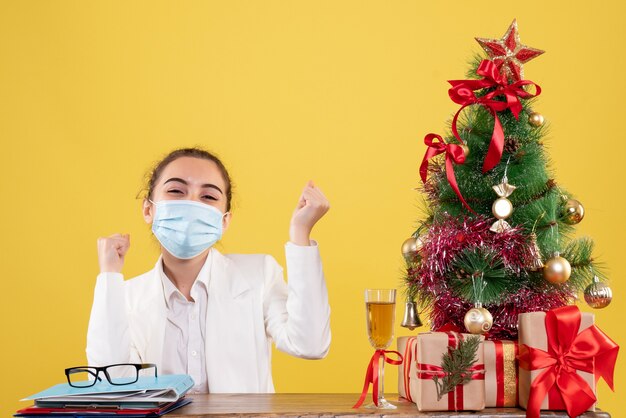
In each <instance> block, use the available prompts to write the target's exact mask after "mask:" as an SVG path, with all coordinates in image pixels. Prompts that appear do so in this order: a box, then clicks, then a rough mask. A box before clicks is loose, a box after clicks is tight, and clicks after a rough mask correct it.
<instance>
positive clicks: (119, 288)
mask: <svg viewBox="0 0 626 418" xmlns="http://www.w3.org/2000/svg"><path fill="white" fill-rule="evenodd" d="M86 352H87V363H88V364H89V365H90V366H106V365H109V364H115V363H129V362H132V361H131V343H130V335H129V327H128V315H127V309H126V295H125V288H124V277H123V276H122V274H121V273H111V272H105V273H100V274H99V275H98V278H97V279H96V288H95V291H94V299H93V305H92V308H91V316H90V318H89V327H88V329H87V349H86Z"/></svg>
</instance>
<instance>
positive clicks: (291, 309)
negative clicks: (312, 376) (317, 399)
mask: <svg viewBox="0 0 626 418" xmlns="http://www.w3.org/2000/svg"><path fill="white" fill-rule="evenodd" d="M329 208H330V205H329V203H328V200H327V199H326V197H325V196H324V194H323V193H322V191H321V190H320V189H318V188H317V187H315V185H314V184H313V182H312V181H309V182H308V184H307V185H306V187H305V188H304V190H303V191H302V194H301V196H300V199H299V200H298V204H297V206H296V209H295V210H294V213H293V217H292V218H291V224H290V229H289V235H290V239H291V242H289V243H287V244H286V245H285V254H286V258H287V273H288V276H289V284H288V285H286V284H285V282H284V279H283V272H282V268H281V267H280V266H279V265H278V263H277V262H276V260H274V259H273V258H272V257H268V259H267V261H266V265H265V269H266V276H265V277H266V284H265V297H264V304H263V307H264V310H265V312H264V313H265V327H266V330H267V332H268V334H269V335H270V336H271V337H272V338H273V339H274V341H275V343H276V347H277V348H278V349H279V350H281V351H284V352H287V353H289V354H292V355H295V356H298V357H304V358H322V357H324V356H326V354H327V353H328V349H329V347H330V306H329V304H328V290H327V289H326V281H325V279H324V272H323V270H322V261H321V257H320V253H319V248H318V246H317V243H315V242H311V241H310V239H309V235H310V233H311V230H312V229H313V226H314V225H315V224H316V223H317V221H319V220H320V219H321V218H322V216H324V214H325V213H326V212H328V209H329Z"/></svg>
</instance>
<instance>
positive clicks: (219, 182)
mask: <svg viewBox="0 0 626 418" xmlns="http://www.w3.org/2000/svg"><path fill="white" fill-rule="evenodd" d="M172 177H178V178H181V179H183V180H185V181H186V182H187V183H189V184H192V185H193V184H207V183H210V184H215V185H216V186H219V187H220V188H221V189H222V190H224V186H225V184H224V179H223V178H222V172H221V171H220V169H219V167H218V166H217V164H215V162H213V161H211V160H206V159H204V158H195V157H181V158H177V159H176V160H174V161H172V162H171V163H169V164H168V165H167V166H166V167H165V168H164V169H163V172H162V173H161V176H160V178H159V184H163V183H164V182H165V181H167V179H170V178H172Z"/></svg>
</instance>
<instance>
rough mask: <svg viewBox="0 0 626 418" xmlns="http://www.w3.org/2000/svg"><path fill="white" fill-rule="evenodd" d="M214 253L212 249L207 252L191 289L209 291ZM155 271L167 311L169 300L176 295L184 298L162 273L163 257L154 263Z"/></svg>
mask: <svg viewBox="0 0 626 418" xmlns="http://www.w3.org/2000/svg"><path fill="white" fill-rule="evenodd" d="M214 251H216V250H214V249H213V248H211V249H210V250H209V253H208V254H207V257H206V260H205V261H204V265H203V266H202V268H201V269H200V272H199V273H198V276H197V277H196V280H194V282H193V285H192V289H194V288H197V287H199V286H201V287H204V290H205V291H206V292H208V290H209V281H210V279H211V262H212V259H213V252H214ZM155 267H156V269H157V272H158V274H159V277H160V278H161V284H162V286H163V296H164V297H165V305H166V306H167V308H168V309H169V308H170V306H171V304H170V301H171V298H172V297H175V295H176V294H178V295H180V296H181V297H183V298H184V296H183V294H182V293H181V292H180V290H178V289H177V288H176V286H175V285H174V283H172V281H171V280H170V279H169V277H167V275H166V274H165V272H164V271H163V256H162V255H161V256H159V259H158V260H157V262H156V266H155Z"/></svg>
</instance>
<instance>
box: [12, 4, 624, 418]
mask: <svg viewBox="0 0 626 418" xmlns="http://www.w3.org/2000/svg"><path fill="white" fill-rule="evenodd" d="M547 3H548V2H545V1H536V0H529V1H526V2H524V3H523V4H519V3H518V4H511V5H510V6H509V5H503V4H502V3H500V2H497V3H496V2H494V3H493V5H492V6H489V5H487V4H486V3H484V2H483V3H480V2H475V1H473V2H451V1H446V2H434V1H432V2H427V1H384V2H383V1H381V2H374V1H361V0H359V1H311V2H297V1H257V2H253V1H229V2H201V1H193V2H192V1H186V2H173V1H166V2H163V1H143V2H139V1H132V2H129V1H102V2H88V1H55V2H33V1H30V2H26V1H7V0H4V1H2V2H0V141H2V142H1V144H2V147H1V148H0V156H1V161H2V163H1V164H0V186H1V187H0V190H1V193H2V199H1V200H0V202H1V204H0V226H1V228H0V233H1V236H2V238H1V239H0V254H1V258H0V260H1V261H0V263H1V264H0V265H1V267H2V268H1V272H0V275H1V277H2V284H3V285H2V286H3V288H4V291H3V295H2V296H3V297H2V301H1V302H0V310H1V311H0V312H1V315H0V317H1V318H2V343H1V345H0V347H1V348H0V349H1V350H2V351H1V357H0V361H1V362H2V363H1V364H0V385H1V392H2V395H1V397H2V402H1V403H0V415H2V416H8V415H9V414H10V413H11V412H12V411H14V410H15V409H17V408H18V407H19V406H25V404H24V403H18V402H17V400H18V399H19V398H21V397H23V396H26V395H29V394H31V393H33V392H35V391H38V390H40V389H43V388H45V387H47V386H48V385H51V384H53V383H57V382H60V381H62V380H63V379H64V376H63V368H65V367H68V366H72V365H79V364H81V363H84V362H85V356H84V343H85V334H86V328H87V321H88V315H89V310H90V306H91V302H92V300H91V298H92V291H93V286H94V280H95V276H96V274H97V270H98V268H97V258H96V237H98V236H100V235H105V234H111V233H114V232H128V233H130V234H131V236H132V248H131V251H130V254H129V255H128V262H127V264H126V267H125V273H126V275H127V276H133V275H136V274H139V273H141V272H144V271H146V270H148V269H150V268H151V266H152V265H153V263H154V261H155V259H156V257H157V251H156V247H155V245H154V243H153V241H152V240H151V236H150V232H149V228H148V227H147V226H146V225H145V224H144V222H143V220H142V218H141V216H140V202H139V201H138V200H135V198H134V197H135V195H136V193H137V192H138V190H139V189H140V187H141V181H142V176H143V174H144V172H145V170H146V169H148V168H149V167H150V166H151V164H152V162H154V161H155V160H156V159H157V158H159V157H160V156H161V155H162V154H163V153H165V152H166V151H168V150H171V149H172V148H174V147H179V146H186V145H193V144H200V145H203V146H206V147H208V148H209V149H211V150H214V151H215V152H217V153H218V154H219V155H221V156H222V157H223V159H224V160H225V161H226V163H227V165H228V167H229V168H230V170H231V173H232V176H233V177H234V179H235V182H236V189H235V193H236V198H235V215H234V219H233V223H232V227H231V228H232V229H231V230H230V231H229V232H228V234H227V235H226V237H225V239H224V240H223V243H222V244H221V246H220V249H221V250H222V251H224V252H266V253H271V254H273V255H274V256H275V257H276V258H277V259H278V260H279V261H280V262H281V263H284V255H283V247H282V246H283V243H284V242H285V240H286V239H287V238H288V234H287V228H288V222H289V218H290V215H291V211H292V208H293V206H294V205H295V203H296V199H297V197H298V193H299V191H300V189H301V187H302V186H303V185H304V184H305V181H306V180H307V179H309V178H312V179H314V180H315V181H316V182H317V183H318V184H319V185H320V187H321V188H322V189H323V190H324V191H325V192H326V194H327V196H328V197H329V199H330V201H331V204H332V209H331V211H330V212H329V214H328V216H327V217H326V218H325V219H324V220H323V221H322V222H321V224H320V225H319V227H318V228H317V229H316V231H315V238H317V239H318V240H319V242H320V245H321V251H322V253H323V257H324V262H325V271H326V274H327V280H328V287H329V290H330V300H331V305H332V331H333V344H332V348H331V352H330V354H329V356H328V358H326V359H325V360H322V361H319V362H307V361H304V360H298V359H292V358H288V357H287V356H285V355H282V354H280V353H278V354H276V356H275V362H274V377H275V381H276V387H277V390H278V391H282V392H357V391H359V390H360V389H361V385H362V379H363V375H364V372H365V367H366V364H367V361H368V360H369V356H370V354H371V351H372V350H371V348H370V347H369V345H368V342H367V338H366V332H365V324H364V307H363V300H362V299H363V292H362V291H363V289H364V288H366V287H374V286H378V287H394V286H398V287H399V285H400V278H401V275H402V268H403V262H402V258H401V255H400V244H401V242H402V241H403V240H404V239H405V238H406V237H408V236H409V234H410V233H411V232H412V230H413V226H414V225H415V223H416V220H417V219H418V218H419V217H420V215H421V214H420V211H419V209H418V203H419V196H418V194H417V193H416V192H415V191H414V190H413V188H414V187H415V186H416V185H417V184H418V165H419V163H420V161H421V158H422V155H423V152H424V146H423V144H422V138H423V136H424V134H425V133H427V132H431V131H436V132H443V131H444V128H445V121H446V120H447V119H448V118H449V116H450V115H451V113H452V112H453V111H454V110H455V109H456V105H454V104H453V103H452V102H451V101H450V100H449V99H448V97H447V88H448V87H447V84H446V80H447V79H454V78H463V77H464V75H465V71H466V61H467V60H468V58H470V57H471V56H472V54H473V53H475V52H477V51H478V45H477V44H476V42H475V41H474V40H473V38H474V37H475V36H480V37H499V36H500V35H502V34H503V33H504V31H505V30H506V28H507V27H508V25H509V23H510V22H511V20H512V19H513V18H514V17H517V18H518V21H519V25H520V29H521V37H522V41H523V42H524V43H527V44H528V45H530V46H534V47H538V48H542V49H545V50H547V51H548V53H546V54H545V55H544V56H542V57H540V58H538V59H536V60H534V61H533V62H532V63H530V64H528V65H527V67H526V70H527V71H526V76H527V78H529V79H531V80H533V81H535V82H537V83H538V84H540V85H541V87H542V88H543V89H544V93H543V95H542V97H541V98H540V100H539V102H538V104H537V110H539V111H540V112H542V113H543V114H544V115H545V116H546V117H547V119H548V120H549V121H550V123H551V135H550V139H551V141H550V153H551V156H552V158H553V162H554V168H555V169H556V172H557V179H558V180H559V181H561V182H562V183H563V184H564V185H566V186H567V188H568V189H569V190H572V191H573V192H575V193H576V194H577V195H578V197H579V198H580V200H581V201H582V202H583V203H584V205H585V208H586V210H587V215H586V218H585V220H584V221H583V222H582V224H581V225H580V226H579V228H578V233H579V234H589V235H591V236H592V237H594V239H595V240H596V242H597V255H598V256H600V257H601V258H602V260H604V261H605V262H606V264H607V265H608V266H609V268H610V272H611V276H612V279H613V282H612V287H613V290H614V293H615V301H614V303H613V305H611V306H610V307H609V308H608V309H606V310H604V311H600V312H597V322H598V323H599V324H600V326H601V327H602V328H603V329H604V330H605V331H606V332H607V333H608V334H609V335H611V336H612V337H613V338H614V339H615V340H616V341H617V342H618V343H620V344H623V343H625V342H626V331H624V328H623V321H622V315H621V314H620V312H623V309H624V308H623V307H624V304H623V299H622V296H623V295H625V294H626V285H625V284H624V281H623V280H622V279H623V276H624V274H623V265H622V264H621V263H623V261H624V257H623V254H622V252H623V236H624V235H625V232H626V228H625V226H624V225H625V223H624V214H623V211H624V205H626V199H625V198H624V193H623V191H622V188H623V181H624V174H623V168H624V164H623V162H622V158H623V156H624V155H626V146H625V145H624V144H625V138H624V134H623V120H624V106H623V97H625V96H626V87H625V86H626V83H624V82H623V74H624V68H625V65H626V62H625V58H624V54H623V51H624V47H623V45H624V41H625V40H626V39H625V38H626V36H625V35H626V29H625V26H624V24H623V15H624V6H623V5H622V2H620V1H617V0H614V1H610V2H584V3H583V2H550V3H549V4H547ZM401 314H402V312H401V309H398V312H397V317H398V321H399V320H400V318H401ZM620 321H622V327H620ZM398 334H401V335H404V334H408V331H406V330H404V329H401V328H399V327H398ZM623 364H624V362H623V361H621V360H620V362H619V365H618V369H617V376H618V377H617V388H618V393H620V394H621V395H622V397H623V396H624V394H625V393H626V392H625V391H626V388H625V387H624V383H626V369H625V368H624V367H623ZM396 373H397V372H396V370H392V368H391V367H390V368H389V373H388V375H387V390H388V391H395V390H396V376H397V374H396ZM618 396H619V395H615V394H612V393H610V392H609V391H608V390H607V389H606V386H605V385H602V386H601V388H600V405H601V406H602V407H604V408H606V409H608V410H609V411H611V412H612V413H613V414H614V416H620V412H619V411H618V410H619V408H620V406H619V404H620V403H619V398H618Z"/></svg>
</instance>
